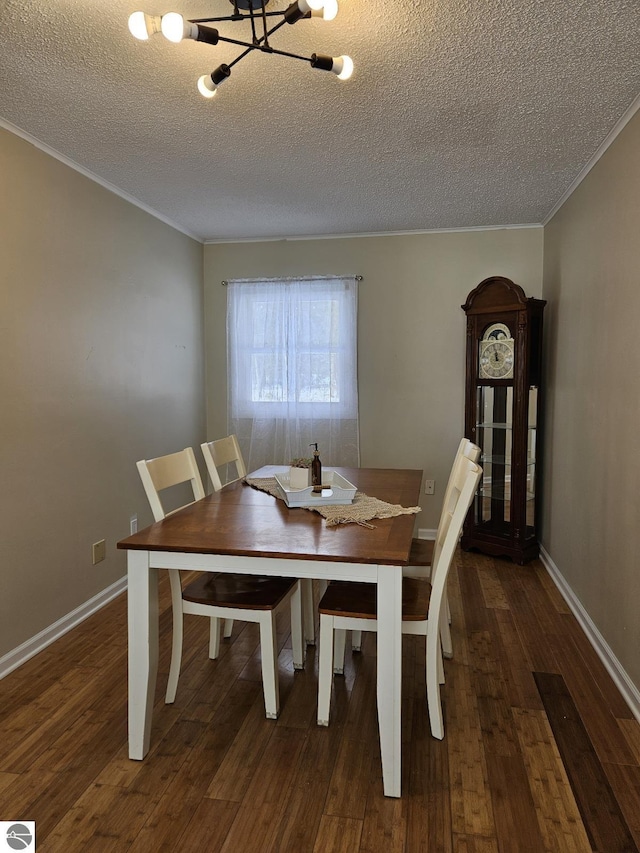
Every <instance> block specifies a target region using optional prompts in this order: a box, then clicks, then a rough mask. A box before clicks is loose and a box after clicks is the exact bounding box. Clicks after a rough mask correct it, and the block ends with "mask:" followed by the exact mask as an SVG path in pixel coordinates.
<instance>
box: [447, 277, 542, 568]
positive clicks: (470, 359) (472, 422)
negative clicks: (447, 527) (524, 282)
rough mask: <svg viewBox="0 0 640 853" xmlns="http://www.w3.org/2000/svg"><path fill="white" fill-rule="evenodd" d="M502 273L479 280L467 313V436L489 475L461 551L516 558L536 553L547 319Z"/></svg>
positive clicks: (471, 513)
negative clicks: (544, 319) (543, 345)
mask: <svg viewBox="0 0 640 853" xmlns="http://www.w3.org/2000/svg"><path fill="white" fill-rule="evenodd" d="M545 305H546V302H545V301H544V300H543V299H533V298H527V297H526V296H525V294H524V291H523V290H522V288H521V287H520V286H519V285H518V284H515V283H514V282H513V281H510V279H508V278H503V277H502V276H492V277H491V278H486V279H485V280H484V281H481V282H480V284H479V285H478V286H477V287H476V288H475V290H472V291H471V293H470V294H469V296H468V297H467V301H466V302H465V304H464V305H463V306H462V308H463V310H464V312H465V313H466V315H467V352H466V390H465V435H466V437H467V438H470V439H471V441H473V442H475V443H476V444H477V445H479V446H480V448H481V450H482V455H481V458H480V464H481V465H482V469H483V474H482V479H481V481H480V484H479V486H478V491H477V493H476V496H475V499H474V501H473V504H472V505H471V508H470V509H469V513H468V515H467V518H466V521H465V525H464V530H463V535H462V547H463V548H464V549H465V550H471V549H477V550H479V551H482V552H483V553H485V554H493V555H495V556H500V555H505V556H508V557H511V559H512V560H514V561H515V562H516V563H519V564H523V563H526V562H527V561H528V560H532V559H534V558H535V557H537V556H538V536H537V527H538V523H539V503H540V501H539V489H538V475H539V473H540V432H539V430H540V427H541V424H540V413H541V396H542V394H541V382H542V314H543V310H544V306H545Z"/></svg>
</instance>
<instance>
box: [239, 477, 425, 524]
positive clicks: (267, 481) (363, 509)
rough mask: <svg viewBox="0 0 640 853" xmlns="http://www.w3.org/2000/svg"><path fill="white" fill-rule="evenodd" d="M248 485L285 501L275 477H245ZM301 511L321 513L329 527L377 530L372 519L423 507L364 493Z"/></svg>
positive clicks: (410, 513) (305, 507)
mask: <svg viewBox="0 0 640 853" xmlns="http://www.w3.org/2000/svg"><path fill="white" fill-rule="evenodd" d="M244 482H245V483H247V485H249V486H252V487H253V488H254V489H259V490H260V491H262V492H268V493H269V494H270V495H273V497H274V498H278V499H279V500H283V497H282V492H281V491H280V487H279V485H278V482H277V480H276V478H275V477H245V480H244ZM299 509H310V510H313V512H318V513H320V515H321V516H323V518H324V519H325V520H326V522H327V527H334V526H335V525H337V524H359V525H361V526H362V527H370V528H371V529H372V530H373V529H375V524H369V522H370V521H371V519H372V518H395V517H396V516H398V515H412V514H415V513H418V512H421V507H419V506H411V507H404V506H401V505H400V504H390V503H387V502H386V501H381V500H379V499H378V498H372V497H370V495H365V493H364V492H356V494H355V497H354V499H353V502H352V503H350V504H346V505H341V506H331V505H327V506H313V504H309V505H308V506H304V507H299Z"/></svg>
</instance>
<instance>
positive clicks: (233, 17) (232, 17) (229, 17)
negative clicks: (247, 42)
mask: <svg viewBox="0 0 640 853" xmlns="http://www.w3.org/2000/svg"><path fill="white" fill-rule="evenodd" d="M265 15H266V16H267V17H270V18H274V17H276V16H277V15H280V16H282V15H284V12H265ZM249 18H250V15H243V14H241V13H238V14H237V15H221V16H220V17H219V18H189V19H188V20H189V23H190V24H215V23H219V22H220V21H248V20H249Z"/></svg>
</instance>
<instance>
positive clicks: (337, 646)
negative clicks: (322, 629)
mask: <svg viewBox="0 0 640 853" xmlns="http://www.w3.org/2000/svg"><path fill="white" fill-rule="evenodd" d="M346 641H347V632H346V631H345V630H344V628H335V629H334V632H333V671H334V673H335V675H344V647H345V645H346Z"/></svg>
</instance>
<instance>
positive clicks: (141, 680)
mask: <svg viewBox="0 0 640 853" xmlns="http://www.w3.org/2000/svg"><path fill="white" fill-rule="evenodd" d="M127 568H128V611H129V758H134V759H138V760H142V759H143V758H144V757H145V755H146V754H147V752H148V751H149V742H150V739H151V720H152V716H153V699H154V695H155V689H156V675H157V672H158V572H157V571H156V570H151V569H149V552H148V551H133V550H132V551H128V552H127Z"/></svg>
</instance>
